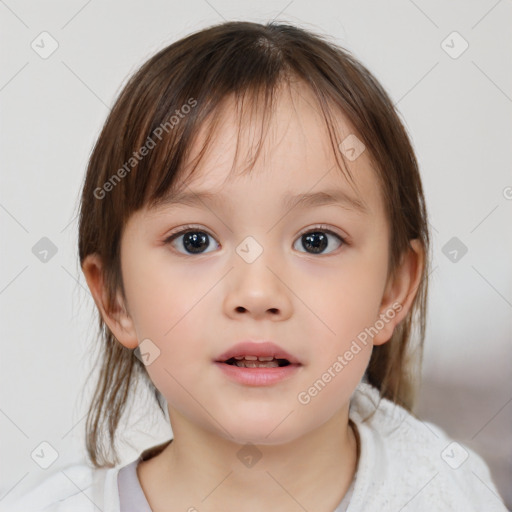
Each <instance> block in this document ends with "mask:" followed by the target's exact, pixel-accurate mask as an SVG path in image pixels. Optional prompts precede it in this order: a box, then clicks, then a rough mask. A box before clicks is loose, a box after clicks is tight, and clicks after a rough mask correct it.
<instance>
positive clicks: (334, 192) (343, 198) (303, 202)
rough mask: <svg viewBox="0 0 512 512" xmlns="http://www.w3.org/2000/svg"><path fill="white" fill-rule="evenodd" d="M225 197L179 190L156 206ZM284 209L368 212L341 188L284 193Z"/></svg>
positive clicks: (193, 203)
mask: <svg viewBox="0 0 512 512" xmlns="http://www.w3.org/2000/svg"><path fill="white" fill-rule="evenodd" d="M226 200H227V199H226V197H225V196H224V195H222V194H219V193H213V192H208V191H201V190H198V191H196V192H179V193H177V194H173V195H168V196H165V197H163V198H161V199H160V200H159V201H158V202H157V206H158V207H171V206H180V205H186V206H200V205H201V204H205V203H210V204H214V205H217V206H222V204H225V203H226ZM282 203H283V206H284V208H285V209H286V210H291V209H293V208H310V207H314V206H339V207H341V208H343V209H346V210H354V211H356V212H358V213H361V214H368V213H369V208H368V206H367V205H366V204H365V203H364V202H363V201H362V200H360V199H358V198H356V197H352V196H351V195H349V194H348V193H347V192H345V191H344V190H341V189H328V190H322V191H319V192H307V193H304V194H297V195H293V194H290V193H288V194H285V195H284V196H283V199H282Z"/></svg>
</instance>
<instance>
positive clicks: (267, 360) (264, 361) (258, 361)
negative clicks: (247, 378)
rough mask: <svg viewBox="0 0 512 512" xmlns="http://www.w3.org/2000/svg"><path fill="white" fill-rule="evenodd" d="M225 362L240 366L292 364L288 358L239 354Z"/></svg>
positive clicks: (256, 366)
mask: <svg viewBox="0 0 512 512" xmlns="http://www.w3.org/2000/svg"><path fill="white" fill-rule="evenodd" d="M224 363H225V364H229V365H231V366H238V367H240V368H278V367H281V366H289V365H290V364H291V363H290V361H288V359H276V358H275V357H271V356H268V357H265V356H258V357H256V356H237V357H231V358H230V359H227V360H226V361H224Z"/></svg>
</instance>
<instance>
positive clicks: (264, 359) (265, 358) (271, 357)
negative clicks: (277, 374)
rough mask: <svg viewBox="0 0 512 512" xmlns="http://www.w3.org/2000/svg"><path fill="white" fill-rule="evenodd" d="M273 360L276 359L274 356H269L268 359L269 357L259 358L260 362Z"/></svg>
mask: <svg viewBox="0 0 512 512" xmlns="http://www.w3.org/2000/svg"><path fill="white" fill-rule="evenodd" d="M272 359H274V357H273V356H268V357H267V356H259V357H258V360H259V361H272Z"/></svg>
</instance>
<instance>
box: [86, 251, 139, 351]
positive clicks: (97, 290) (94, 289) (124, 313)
mask: <svg viewBox="0 0 512 512" xmlns="http://www.w3.org/2000/svg"><path fill="white" fill-rule="evenodd" d="M82 272H83V273H84V276H85V279H86V281H87V286H89V289H90V290H91V293H92V296H93V298H94V302H95V303H96V306H97V308H98V310H99V311H100V313H101V316H102V318H103V321H104V322H105V323H106V324H107V326H108V327H109V329H110V331H111V332H112V334H113V335H114V336H115V338H116V339H117V340H118V341H119V343H121V344H122V345H124V346H125V347H126V348H130V349H134V348H137V346H138V340H137V334H136V332H135V326H134V323H133V320H132V318H131V317H130V315H129V313H128V310H127V308H126V305H125V303H124V301H123V298H122V294H121V292H120V291H119V292H117V293H116V299H115V304H114V305H113V308H109V306H108V302H107V290H106V288H105V286H104V276H103V264H102V261H101V258H100V256H99V255H98V254H89V255H88V256H87V257H86V258H85V259H84V261H83V263H82Z"/></svg>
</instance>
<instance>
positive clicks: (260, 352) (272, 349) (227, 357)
mask: <svg viewBox="0 0 512 512" xmlns="http://www.w3.org/2000/svg"><path fill="white" fill-rule="evenodd" d="M246 356H248V357H249V358H251V360H254V361H255V359H253V358H258V360H259V358H265V359H266V360H267V361H270V359H268V358H271V357H272V358H274V359H276V360H278V362H279V365H280V366H285V365H287V364H290V365H298V366H300V365H301V364H302V363H301V362H300V361H299V360H298V359H297V358H296V357H295V356H293V355H292V354H290V353H289V352H287V351H286V350H284V349H282V348H281V347H279V346H278V345H276V344H275V343H272V342H271V341H262V342H253V341H244V342H242V343H237V344H236V345H234V346H232V347H231V348H230V349H228V350H227V351H226V352H224V353H222V354H220V355H219V356H218V357H217V358H216V359H215V362H217V363H228V361H229V363H228V364H234V363H235V362H236V361H237V360H242V359H244V358H245V357H246ZM244 360H245V359H244Z"/></svg>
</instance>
